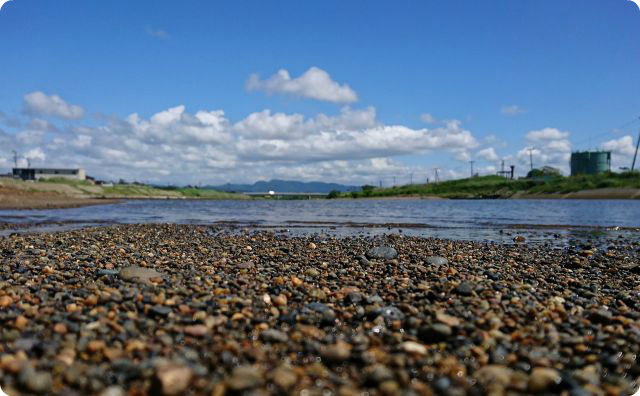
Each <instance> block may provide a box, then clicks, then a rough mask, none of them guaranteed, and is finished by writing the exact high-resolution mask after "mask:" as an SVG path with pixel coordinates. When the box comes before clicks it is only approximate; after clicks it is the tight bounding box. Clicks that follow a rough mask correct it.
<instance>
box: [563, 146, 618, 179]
mask: <svg viewBox="0 0 640 396" xmlns="http://www.w3.org/2000/svg"><path fill="white" fill-rule="evenodd" d="M610 170H611V151H583V152H575V153H571V176H574V175H594V174H596V173H603V172H609V171H610Z"/></svg>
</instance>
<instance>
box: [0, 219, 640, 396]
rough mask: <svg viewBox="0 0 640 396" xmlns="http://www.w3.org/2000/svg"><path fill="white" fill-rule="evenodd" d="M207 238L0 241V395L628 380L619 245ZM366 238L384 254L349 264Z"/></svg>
mask: <svg viewBox="0 0 640 396" xmlns="http://www.w3.org/2000/svg"><path fill="white" fill-rule="evenodd" d="M214 229H216V227H215V226H198V225H169V224H149V225H118V226H108V227H93V228H88V229H83V230H76V231H62V232H56V233H50V234H48V233H40V234H20V235H14V236H11V237H0V308H1V309H0V323H4V326H1V327H0V384H2V387H3V389H4V390H5V391H7V389H10V390H11V392H9V394H11V395H12V396H13V394H16V395H18V394H25V395H32V394H47V393H50V394H65V395H70V396H79V395H84V394H92V395H100V396H121V395H122V394H129V395H135V396H149V395H155V394H158V395H161V394H174V395H187V394H190V395H193V396H223V395H224V394H240V393H246V394H253V395H256V396H258V395H259V396H263V395H264V396H266V395H267V394H276V393H277V394H303V393H304V394H308V395H310V396H313V395H322V394H332V395H337V396H347V395H352V394H353V395H360V394H363V393H368V394H371V395H394V396H395V395H412V396H413V395H444V394H447V395H480V394H490V395H494V396H498V395H506V394H508V395H514V396H515V395H520V394H533V393H538V394H556V393H560V392H564V393H566V394H568V395H570V396H582V395H585V396H586V395H587V394H592V395H594V396H601V395H607V394H626V392H627V391H630V390H632V388H633V380H634V378H637V377H638V376H640V368H639V366H638V364H637V362H636V356H638V355H639V354H640V331H638V329H637V328H636V327H637V326H636V324H637V323H638V321H640V293H639V292H638V290H636V289H637V284H638V274H637V273H636V272H634V271H635V270H629V269H627V268H628V267H629V266H630V265H633V263H635V262H637V261H638V260H639V259H640V243H638V242H637V238H631V237H624V238H612V239H610V240H609V241H608V242H607V243H608V246H605V247H604V248H600V247H596V246H593V243H586V242H585V243H580V242H578V243H577V244H576V245H575V246H574V245H570V246H568V247H567V248H563V249H550V248H548V247H545V246H539V245H536V244H535V242H534V243H532V244H528V245H524V244H523V245H511V244H510V245H500V244H497V243H479V242H468V241H451V240H439V239H434V238H429V239H426V238H419V237H411V236H406V235H402V236H399V235H397V234H389V235H375V236H368V235H355V236H350V237H340V238H337V237H326V236H314V238H321V242H318V241H317V240H320V239H317V240H314V242H313V243H315V244H317V246H316V247H315V248H312V247H311V246H310V240H311V239H310V237H292V236H286V235H284V234H282V233H272V232H264V231H261V232H254V231H245V230H238V231H237V232H236V231H233V232H228V233H223V232H219V231H216V232H213V231H212V230H214ZM368 246H377V247H390V246H394V250H395V249H398V251H401V252H402V255H397V253H396V255H395V257H393V258H392V259H387V258H375V259H372V260H371V261H369V260H368V259H367V258H366V257H361V256H360V254H361V252H363V251H366V248H365V247H368ZM246 247H251V249H247V248H246ZM585 250H590V251H592V252H593V254H588V257H583V256H584V254H583V253H581V252H584V251H585ZM603 252H607V253H606V254H605V253H603ZM40 257H46V258H47V260H46V264H45V263H44V261H43V260H41V259H40ZM432 257H441V258H443V259H444V258H445V257H449V260H448V261H447V263H446V264H436V263H437V262H438V261H437V260H434V259H431V258H432ZM574 258H579V260H580V261H581V263H582V262H585V263H587V264H585V265H580V266H578V267H575V266H572V265H569V264H570V263H571V262H572V260H573V259H574ZM440 262H441V263H444V261H440ZM248 263H253V264H252V265H251V264H248ZM134 267H138V268H142V269H144V270H145V271H147V270H150V271H154V272H153V273H152V274H150V276H151V277H150V278H148V279H149V282H140V278H139V277H132V278H130V280H125V279H124V277H123V276H120V274H121V273H124V274H125V277H126V272H127V270H126V268H134ZM243 267H244V268H243ZM116 273H117V274H118V276H114V274H116ZM550 274H552V276H551V275H550ZM156 278H157V279H156ZM532 367H535V368H533V369H532ZM42 384H45V385H47V386H44V385H42ZM47 387H48V389H45V388H47Z"/></svg>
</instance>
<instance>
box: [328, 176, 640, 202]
mask: <svg viewBox="0 0 640 396" xmlns="http://www.w3.org/2000/svg"><path fill="white" fill-rule="evenodd" d="M599 188H640V173H637V172H636V173H630V172H626V173H605V174H599V175H582V176H570V177H563V176H557V177H552V178H549V179H547V180H530V179H522V180H508V179H505V178H503V177H500V176H481V177H474V178H467V179H459V180H449V181H444V182H440V183H430V184H410V185H405V186H398V187H391V188H376V189H371V190H368V191H358V192H352V193H341V194H339V197H342V198H349V197H351V198H375V197H380V198H382V197H396V196H399V197H402V196H438V197H443V198H508V197H510V196H512V195H513V194H514V193H517V192H522V193H527V194H552V193H569V192H576V191H581V190H591V189H599Z"/></svg>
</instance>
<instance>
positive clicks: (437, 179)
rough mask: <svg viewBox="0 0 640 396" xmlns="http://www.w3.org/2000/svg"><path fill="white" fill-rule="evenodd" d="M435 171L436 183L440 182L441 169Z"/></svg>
mask: <svg viewBox="0 0 640 396" xmlns="http://www.w3.org/2000/svg"><path fill="white" fill-rule="evenodd" d="M433 170H434V171H435V172H436V183H439V182H440V176H438V171H439V170H440V168H433Z"/></svg>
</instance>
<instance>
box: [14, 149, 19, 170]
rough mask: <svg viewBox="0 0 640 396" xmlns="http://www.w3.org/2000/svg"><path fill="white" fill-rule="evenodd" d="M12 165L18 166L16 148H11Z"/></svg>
mask: <svg viewBox="0 0 640 396" xmlns="http://www.w3.org/2000/svg"><path fill="white" fill-rule="evenodd" d="M13 165H14V168H17V167H18V152H17V151H16V150H13Z"/></svg>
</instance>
